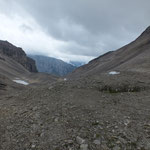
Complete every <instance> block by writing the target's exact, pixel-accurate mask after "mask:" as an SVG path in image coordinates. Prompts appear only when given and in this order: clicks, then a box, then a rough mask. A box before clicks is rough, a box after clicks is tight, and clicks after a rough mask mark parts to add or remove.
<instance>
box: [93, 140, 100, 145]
mask: <svg viewBox="0 0 150 150" xmlns="http://www.w3.org/2000/svg"><path fill="white" fill-rule="evenodd" d="M93 143H94V144H95V145H100V144H101V142H100V140H94V142H93Z"/></svg>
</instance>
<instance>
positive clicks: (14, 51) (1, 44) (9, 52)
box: [0, 40, 37, 72]
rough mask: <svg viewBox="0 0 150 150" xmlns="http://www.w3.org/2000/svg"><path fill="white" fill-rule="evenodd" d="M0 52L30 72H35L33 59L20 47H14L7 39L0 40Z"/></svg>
mask: <svg viewBox="0 0 150 150" xmlns="http://www.w3.org/2000/svg"><path fill="white" fill-rule="evenodd" d="M0 53H1V54H3V55H6V56H8V57H10V58H11V59H13V60H15V61H17V62H18V63H20V64H21V65H22V66H23V67H24V68H26V69H27V70H28V71H30V72H37V68H36V65H35V61H34V60H33V59H31V58H29V57H27V56H26V54H25V52H24V51H23V50H22V48H19V47H16V46H14V45H12V44H11V43H9V42H7V41H1V40H0Z"/></svg>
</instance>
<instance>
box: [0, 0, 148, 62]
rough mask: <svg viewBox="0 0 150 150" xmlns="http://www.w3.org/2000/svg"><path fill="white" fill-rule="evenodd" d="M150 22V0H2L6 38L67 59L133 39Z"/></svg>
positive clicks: (1, 30) (0, 24)
mask: <svg viewBox="0 0 150 150" xmlns="http://www.w3.org/2000/svg"><path fill="white" fill-rule="evenodd" d="M149 25H150V0H0V39H1V40H7V41H9V42H11V43H13V44H15V45H16V46H19V47H22V48H23V49H24V50H25V52H26V53H28V54H42V55H46V56H51V57H56V58H60V59H63V60H65V61H70V60H74V61H84V62H88V61H89V60H91V59H93V58H95V57H97V56H99V55H101V54H104V53H105V52H108V51H110V50H116V49H118V48H120V47H122V46H123V45H125V44H127V43H129V42H131V41H132V40H134V39H135V38H136V37H137V36H139V35H140V34H141V32H143V31H144V30H145V29H146V28H147V27H148V26H149Z"/></svg>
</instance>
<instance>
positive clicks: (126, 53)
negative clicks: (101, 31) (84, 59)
mask: <svg viewBox="0 0 150 150" xmlns="http://www.w3.org/2000/svg"><path fill="white" fill-rule="evenodd" d="M149 58H150V27H148V28H147V29H146V30H145V31H144V32H143V33H142V34H141V35H140V36H139V37H138V38H137V39H136V40H135V41H133V42H131V43H130V44H128V45H126V46H124V47H122V48H120V49H118V50H116V51H112V52H108V53H106V54H104V55H102V56H100V57H98V58H96V59H94V60H92V61H90V62H89V63H88V64H86V65H84V66H82V67H80V68H78V69H76V70H75V71H74V72H72V73H71V74H70V75H69V77H73V78H74V77H77V78H78V77H80V76H87V75H92V74H100V73H104V72H109V71H113V70H117V71H136V72H150V68H149V66H150V59H149Z"/></svg>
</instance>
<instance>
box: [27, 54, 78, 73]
mask: <svg viewBox="0 0 150 150" xmlns="http://www.w3.org/2000/svg"><path fill="white" fill-rule="evenodd" d="M29 57H31V58H32V59H34V60H35V62H36V66H37V68H38V71H39V72H44V73H50V74H53V75H57V76H64V75H67V74H68V73H70V72H72V71H73V70H75V69H76V68H77V67H75V66H73V65H71V64H68V63H66V62H64V61H62V60H60V59H56V58H52V57H46V56H41V55H29Z"/></svg>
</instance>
